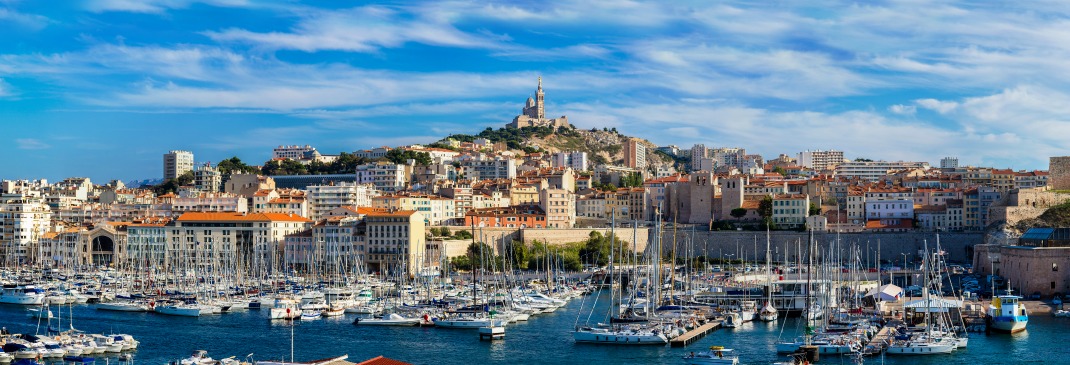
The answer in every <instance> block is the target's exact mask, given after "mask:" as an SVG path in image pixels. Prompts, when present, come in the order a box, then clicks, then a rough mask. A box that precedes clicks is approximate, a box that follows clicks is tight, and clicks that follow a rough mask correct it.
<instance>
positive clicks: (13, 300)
mask: <svg viewBox="0 0 1070 365" xmlns="http://www.w3.org/2000/svg"><path fill="white" fill-rule="evenodd" d="M44 300H45V291H44V290H41V289H38V288H36V287H34V286H33V285H4V289H3V290H2V291H0V303H5V304H21V305H40V304H43V303H44Z"/></svg>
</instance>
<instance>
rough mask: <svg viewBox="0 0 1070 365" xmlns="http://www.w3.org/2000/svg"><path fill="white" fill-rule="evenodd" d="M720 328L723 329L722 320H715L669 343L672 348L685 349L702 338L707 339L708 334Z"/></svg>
mask: <svg viewBox="0 0 1070 365" xmlns="http://www.w3.org/2000/svg"><path fill="white" fill-rule="evenodd" d="M720 327H721V319H720V318H718V319H715V320H713V321H710V322H706V324H704V325H701V326H698V327H696V328H695V329H693V330H690V331H687V332H686V333H684V334H682V335H680V336H677V337H676V338H674V339H672V340H670V341H669V345H670V346H672V347H684V346H687V345H690V344H692V343H694V342H695V341H698V340H699V339H701V338H702V337H705V336H706V335H707V334H709V333H710V332H713V331H714V330H716V329H718V328H720Z"/></svg>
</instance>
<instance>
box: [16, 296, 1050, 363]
mask: <svg viewBox="0 0 1070 365" xmlns="http://www.w3.org/2000/svg"><path fill="white" fill-rule="evenodd" d="M593 299H594V297H590V298H587V303H586V304H585V306H587V307H588V308H584V309H583V310H582V313H581V310H580V307H581V300H574V301H572V302H570V303H569V304H568V305H566V306H565V307H562V308H561V309H559V310H557V311H556V312H554V313H550V314H543V315H539V316H533V317H532V318H531V319H530V320H529V321H527V322H520V323H517V324H510V325H509V326H508V327H507V330H506V337H505V339H504V340H500V341H494V342H489V341H480V340H479V336H478V335H477V332H476V331H474V330H458V329H440V328H418V327H372V326H355V325H352V324H351V322H352V320H353V318H354V317H353V316H352V315H346V316H345V317H335V318H324V319H319V320H312V321H297V322H296V323H295V324H292V325H291V323H290V322H289V321H279V320H276V321H271V320H269V319H268V318H267V317H268V313H267V312H268V311H267V310H262V311H256V310H254V311H238V312H234V313H227V314H222V315H211V316H204V317H200V318H191V317H171V316H163V315H159V314H155V313H126V312H109V311H100V310H96V309H95V308H94V305H92V304H89V305H74V306H73V307H68V306H64V307H63V308H62V316H63V322H62V329H67V328H68V326H69V324H68V322H69V320H70V318H71V315H70V314H68V308H71V312H73V322H74V327H75V328H77V329H79V330H83V331H86V332H88V333H127V334H131V335H133V336H134V337H135V338H136V339H137V340H138V341H140V342H141V345H140V348H139V349H138V350H137V352H136V353H135V357H134V359H135V360H134V361H135V362H134V363H135V364H153V365H157V364H161V365H162V364H166V363H169V362H170V361H173V360H177V359H180V358H185V357H187V356H189V353H191V352H192V351H193V350H207V351H208V354H209V356H212V357H213V358H216V359H220V358H225V357H230V356H235V357H236V358H237V359H239V360H241V359H244V358H245V357H246V356H247V355H249V354H252V358H253V359H256V360H282V359H286V360H289V357H290V349H291V330H292V332H293V349H294V350H293V351H294V356H295V357H296V359H297V360H298V361H309V360H314V359H322V358H328V357H333V356H337V355H341V354H348V355H349V357H350V360H351V361H357V362H359V361H361V360H364V359H368V358H372V357H375V356H379V355H384V356H386V357H390V358H394V359H398V360H402V361H406V362H410V363H413V364H474V363H479V364H518V363H519V364H603V363H605V364H680V363H682V360H681V357H683V356H685V355H686V354H688V353H689V352H691V351H696V352H697V351H702V350H704V349H705V348H707V347H709V346H712V345H718V346H725V347H727V348H732V349H735V350H736V351H737V353H738V354H739V355H740V362H741V363H743V364H769V363H771V362H774V361H778V360H784V359H786V358H784V357H778V356H777V355H776V351H775V343H776V341H777V340H778V338H783V339H784V340H791V339H793V338H794V337H795V336H796V335H795V333H796V332H797V331H798V330H799V319H798V318H788V319H783V318H782V319H781V320H780V321H777V322H772V323H761V322H750V323H746V324H744V325H743V326H742V327H739V328H734V329H719V330H717V331H714V332H712V333H710V334H709V335H708V336H706V337H705V338H703V339H701V340H699V341H697V342H695V343H694V344H692V345H691V346H688V347H686V348H670V347H618V346H607V345H590V344H576V343H575V342H574V341H573V339H572V335H571V333H570V331H571V330H572V329H573V328H574V326H575V324H576V323H577V318H579V323H580V324H581V325H582V324H583V323H584V322H585V321H587V317H588V316H587V315H588V313H589V312H590V309H589V306H590V303H591V301H592V300H593ZM608 300H609V296H608V295H607V294H605V293H603V294H601V295H600V296H599V298H598V302H599V303H607V302H608ZM52 311H53V312H54V313H55V312H57V307H55V306H53V307H52ZM604 313H605V311H604V310H603V309H601V308H599V309H598V310H596V311H595V314H594V315H593V316H591V323H595V322H598V321H600V320H603V319H604ZM579 314H582V315H579ZM53 321H56V319H53ZM0 325H3V326H4V327H7V329H8V330H9V331H10V332H12V333H30V334H33V333H41V334H44V333H45V332H46V324H45V323H44V321H42V323H41V324H40V326H39V325H38V320H37V319H33V318H30V317H29V316H27V307H23V306H12V305H0ZM1067 328H1070V319H1067V318H1054V317H1051V316H1047V315H1037V316H1032V317H1030V321H1029V327H1028V329H1027V330H1026V331H1025V332H1023V333H1018V334H1014V335H1008V334H991V335H985V334H983V333H971V334H970V342H969V347H968V348H966V349H964V350H962V349H960V350H957V351H955V352H954V353H952V354H949V355H933V356H921V357H892V356H888V357H886V358H883V359H882V358H880V357H873V358H866V359H865V362H866V363H869V364H880V363H885V364H939V365H952V364H971V365H972V364H982V363H1004V364H1029V363H1034V364H1041V363H1043V364H1058V363H1062V364H1070V332H1068V331H1067ZM116 361H117V360H116V359H115V358H111V359H109V360H108V363H113V364H114V363H116ZM820 363H821V364H850V363H852V361H851V360H850V359H849V358H846V357H843V358H841V357H831V356H827V357H822V359H821V361H820ZM97 365H103V362H102V361H98V362H97Z"/></svg>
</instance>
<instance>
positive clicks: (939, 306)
mask: <svg viewBox="0 0 1070 365" xmlns="http://www.w3.org/2000/svg"><path fill="white" fill-rule="evenodd" d="M903 308H910V309H913V310H914V311H915V312H939V313H943V312H947V311H948V309H950V308H962V301H961V300H948V299H940V298H929V300H928V301H926V300H925V299H918V300H912V301H909V302H907V303H906V304H904V305H903Z"/></svg>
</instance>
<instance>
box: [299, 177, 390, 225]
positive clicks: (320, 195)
mask: <svg viewBox="0 0 1070 365" xmlns="http://www.w3.org/2000/svg"><path fill="white" fill-rule="evenodd" d="M379 195H380V192H379V190H377V189H375V187H374V186H372V185H371V184H356V183H344V182H343V183H338V184H335V185H310V186H309V187H308V196H307V197H306V200H307V201H308V210H309V213H308V217H309V218H311V219H312V220H313V221H319V220H320V219H323V217H324V216H326V214H327V212H330V211H331V210H334V209H335V208H339V207H345V206H354V207H370V206H372V198H374V197H377V196H379Z"/></svg>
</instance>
